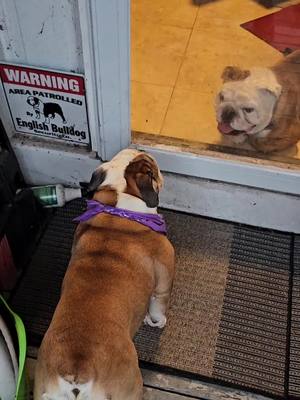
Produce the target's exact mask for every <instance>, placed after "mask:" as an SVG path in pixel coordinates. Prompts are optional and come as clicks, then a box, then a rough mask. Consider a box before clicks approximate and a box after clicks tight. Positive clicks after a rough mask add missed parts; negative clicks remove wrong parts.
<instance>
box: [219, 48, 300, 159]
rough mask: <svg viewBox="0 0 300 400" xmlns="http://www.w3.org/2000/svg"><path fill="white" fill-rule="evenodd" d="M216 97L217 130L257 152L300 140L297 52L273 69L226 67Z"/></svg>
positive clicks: (299, 54) (271, 149)
mask: <svg viewBox="0 0 300 400" xmlns="http://www.w3.org/2000/svg"><path fill="white" fill-rule="evenodd" d="M222 79H223V87H222V89H221V91H220V92H219V94H218V95H217V98H216V115H217V121H218V129H219V131H220V132H221V133H222V134H224V135H226V136H228V137H230V138H232V141H233V142H234V143H243V142H245V141H246V140H248V142H249V143H250V144H251V145H252V146H253V147H254V148H255V149H256V150H258V151H261V152H264V153H269V152H273V151H279V150H284V149H286V148H288V147H290V146H293V145H295V144H296V143H297V142H298V140H299V139H300V51H295V52H294V53H292V54H291V55H289V56H287V57H286V58H285V59H284V60H282V61H281V62H280V63H278V64H277V65H275V66H274V67H272V68H253V69H250V70H241V69H239V68H237V67H226V68H225V69H224V71H223V75H222Z"/></svg>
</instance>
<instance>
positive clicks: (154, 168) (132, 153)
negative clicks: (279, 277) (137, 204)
mask: <svg viewBox="0 0 300 400" xmlns="http://www.w3.org/2000/svg"><path fill="white" fill-rule="evenodd" d="M162 186H163V177H162V175H161V172H160V170H159V167H158V165H157V163H156V161H155V159H154V158H153V157H152V156H150V155H149V154H147V153H144V152H141V151H138V150H134V149H125V150H122V151H120V153H118V154H117V155H116V156H115V157H114V158H113V159H112V160H111V161H109V162H106V163H103V164H101V165H100V166H99V167H98V168H97V169H96V171H95V172H94V173H93V175H92V178H91V181H90V183H89V185H88V187H87V191H88V192H89V193H90V194H91V195H94V198H97V193H100V192H101V191H103V190H104V191H105V190H106V191H111V192H113V193H114V195H115V197H116V199H115V201H114V203H115V204H114V205H117V206H118V207H121V208H127V206H126V204H129V203H130V197H131V196H134V197H135V198H137V199H140V200H142V201H143V202H144V203H145V204H146V206H147V207H148V208H156V207H157V206H158V202H159V198H158V194H159V191H160V190H161V188H162ZM128 208H130V207H128Z"/></svg>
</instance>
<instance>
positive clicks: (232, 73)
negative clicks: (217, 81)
mask: <svg viewBox="0 0 300 400" xmlns="http://www.w3.org/2000/svg"><path fill="white" fill-rule="evenodd" d="M249 75H250V71H248V70H246V69H240V68H239V67H232V66H227V67H225V68H224V71H223V73H222V75H221V78H222V80H223V83H225V82H229V81H242V80H244V79H246V78H247V77H248V76H249Z"/></svg>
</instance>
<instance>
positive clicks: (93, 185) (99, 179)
mask: <svg viewBox="0 0 300 400" xmlns="http://www.w3.org/2000/svg"><path fill="white" fill-rule="evenodd" d="M105 178H106V172H105V171H103V170H102V169H101V168H99V169H96V171H94V172H93V175H92V177H91V180H90V183H89V184H88V185H87V188H86V191H87V193H88V195H91V194H93V193H94V192H96V191H97V190H98V189H99V186H100V185H101V184H102V183H103V182H104V181H105Z"/></svg>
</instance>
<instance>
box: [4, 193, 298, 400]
mask: <svg viewBox="0 0 300 400" xmlns="http://www.w3.org/2000/svg"><path fill="white" fill-rule="evenodd" d="M84 208H85V203H84V202H83V201H82V200H76V201H73V202H72V203H69V204H68V205H67V206H65V207H64V208H61V209H58V210H57V212H56V214H55V215H54V216H53V218H52V219H51V221H50V223H49V225H48V227H47V229H46V231H45V233H44V235H43V237H42V239H41V241H40V244H39V246H38V248H37V249H36V252H35V254H34V255H33V257H32V261H31V264H30V265H29V267H28V270H27V272H26V274H25V276H24V278H23V280H22V281H21V283H20V285H19V287H18V289H17V291H16V293H15V295H14V297H13V299H12V305H13V307H14V309H15V311H16V312H17V313H18V314H19V315H20V316H21V317H22V319H23V321H24V323H25V325H26V328H27V334H28V341H29V344H30V345H33V346H39V344H40V342H41V340H42V337H43V335H44V333H45V331H46V330H47V328H48V326H49V323H50V321H51V318H52V315H53V312H54V309H55V306H56V304H57V302H58V299H59V294H60V286H61V283H62V279H63V276H64V274H65V271H66V268H67V265H68V261H69V257H70V249H71V244H72V240H73V233H74V230H75V228H76V224H74V223H73V222H72V219H73V218H74V217H75V216H77V215H79V214H80V213H81V212H82V211H83V210H84ZM163 214H164V215H165V218H166V220H167V224H168V231H169V237H170V239H171V241H172V243H173V244H174V247H175V249H176V267H177V270H176V278H175V282H174V289H173V292H172V299H171V305H170V309H169V312H168V323H167V326H166V327H165V329H163V330H158V329H153V328H150V327H145V326H143V327H141V329H140V331H139V332H138V334H137V335H136V338H135V344H136V347H137V350H138V354H139V358H140V361H141V362H144V363H146V364H147V365H149V366H151V367H155V368H159V369H164V368H165V369H167V370H168V371H173V372H175V373H176V374H177V375H181V374H182V375H184V376H187V375H190V376H194V377H199V378H201V379H203V378H207V379H209V380H215V381H218V382H222V383H224V384H229V385H235V386H239V387H241V388H245V389H248V390H249V389H250V390H253V391H259V392H261V393H265V394H269V395H273V396H277V397H282V398H286V397H287V396H288V394H290V395H291V396H294V397H297V396H300V363H299V352H300V346H299V343H300V328H299V326H300V325H299V323H300V317H299V316H300V239H299V238H298V237H296V238H295V237H294V236H293V235H290V234H286V233H280V232H273V231H268V230H262V229H256V228H249V227H246V226H241V225H235V224H231V223H226V222H217V221H214V220H210V219H206V218H201V217H198V216H192V215H186V214H181V213H177V212H171V211H163ZM294 254H295V256H294ZM293 277H294V279H292V278H293ZM292 284H293V285H292ZM292 304H293V305H294V308H292V307H291V305H292Z"/></svg>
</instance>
